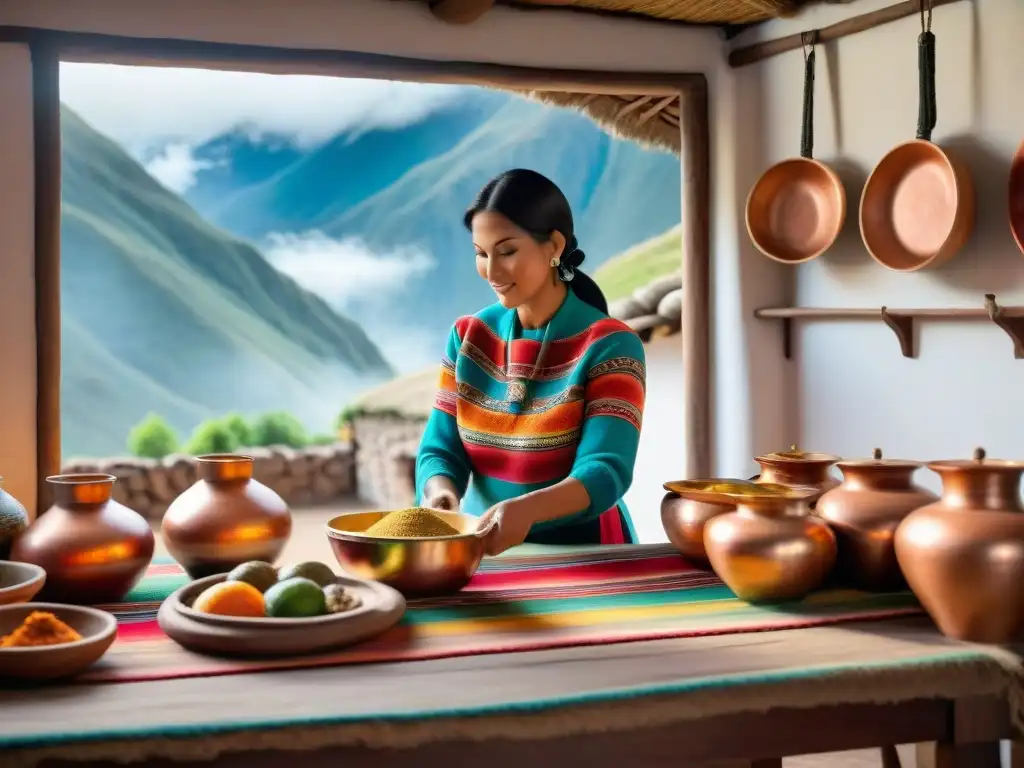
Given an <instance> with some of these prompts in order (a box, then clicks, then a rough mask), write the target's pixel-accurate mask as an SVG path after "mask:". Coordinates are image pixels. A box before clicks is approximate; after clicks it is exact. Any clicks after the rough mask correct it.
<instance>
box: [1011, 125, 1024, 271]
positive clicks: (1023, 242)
mask: <svg viewBox="0 0 1024 768" xmlns="http://www.w3.org/2000/svg"><path fill="white" fill-rule="evenodd" d="M1010 231H1011V232H1013V239H1014V240H1016V241H1017V247H1018V248H1020V249H1021V250H1022V251H1024V141H1022V142H1021V143H1020V146H1019V147H1017V154H1016V155H1014V156H1013V164H1012V165H1011V166H1010Z"/></svg>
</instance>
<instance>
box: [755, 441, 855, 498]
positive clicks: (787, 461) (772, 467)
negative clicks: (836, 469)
mask: <svg viewBox="0 0 1024 768" xmlns="http://www.w3.org/2000/svg"><path fill="white" fill-rule="evenodd" d="M754 461H756V462H757V463H758V464H760V465H761V474H760V475H758V476H757V477H755V478H753V480H754V482H755V483H776V484H778V485H788V486H790V487H793V488H813V489H814V490H815V493H814V494H812V495H811V498H810V500H809V503H810V505H811V507H812V508H813V507H814V505H815V502H816V501H817V500H818V498H819V497H820V496H821V495H822V494H824V493H825V492H826V491H830V490H832V489H833V488H835V487H836V486H837V485H839V480H838V479H836V478H835V477H833V476H832V473H831V472H830V471H829V470H830V469H831V468H832V465H833V464H835V463H836V462H837V461H839V457H838V456H833V455H832V454H831V453H814V452H808V451H800V450H797V447H796V446H795V445H794V446H791V447H790V449H789V450H788V451H783V452H776V453H766V454H765V455H764V456H758V457H757V458H756V459H754Z"/></svg>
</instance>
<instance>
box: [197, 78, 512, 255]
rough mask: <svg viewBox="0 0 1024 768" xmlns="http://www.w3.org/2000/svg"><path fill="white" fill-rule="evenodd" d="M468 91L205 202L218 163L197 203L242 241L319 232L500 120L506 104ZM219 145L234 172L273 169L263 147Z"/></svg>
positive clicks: (335, 142)
mask: <svg viewBox="0 0 1024 768" xmlns="http://www.w3.org/2000/svg"><path fill="white" fill-rule="evenodd" d="M466 91H467V98H465V99H463V100H461V101H459V102H455V103H453V104H450V105H448V106H446V107H444V108H442V109H439V110H437V111H435V112H433V113H431V114H429V115H428V116H427V117H425V118H424V119H422V120H421V121H419V122H417V123H414V124H411V125H405V126H400V127H395V128H374V129H370V130H361V131H352V132H344V133H341V134H338V135H337V136H335V137H334V138H333V139H331V140H330V141H328V142H326V143H325V144H322V145H321V146H319V147H317V148H315V149H313V150H312V151H309V152H308V153H306V154H304V155H301V156H299V157H297V158H295V159H294V160H293V161H292V162H291V163H290V164H287V165H285V164H281V166H280V167H279V168H278V169H277V171H276V172H275V173H273V174H271V175H267V176H265V177H264V178H262V179H261V180H259V181H258V183H250V184H247V185H246V184H238V187H237V190H236V192H235V193H234V194H228V195H227V196H226V197H224V199H223V200H221V201H220V202H217V203H214V204H209V203H206V204H205V205H204V202H203V200H202V199H200V197H199V196H200V195H203V196H205V195H209V194H211V192H210V189H209V188H210V187H211V186H212V187H214V188H216V186H217V184H216V176H217V174H216V172H217V170H218V166H216V165H215V166H214V167H213V168H211V169H210V170H209V171H204V172H203V174H202V175H201V176H200V177H199V182H200V183H199V184H198V185H197V187H196V188H195V189H196V192H195V193H194V195H195V196H196V197H194V198H192V199H195V200H196V203H197V207H198V208H199V209H200V210H201V211H203V213H204V214H205V215H206V216H207V218H209V219H210V220H211V221H213V222H215V223H217V224H219V225H220V226H222V227H224V228H225V229H227V230H228V231H230V232H233V233H235V234H237V235H240V236H243V237H249V238H252V239H259V238H262V237H264V236H266V235H267V234H269V233H271V232H295V231H298V230H305V229H312V228H315V227H318V226H319V225H320V224H322V223H323V222H326V221H330V220H332V219H334V218H335V217H337V216H339V215H340V214H342V213H344V212H345V211H346V210H348V208H349V207H351V206H353V205H355V204H357V203H359V202H361V201H362V200H364V199H366V198H368V197H370V196H372V195H374V194H376V193H378V192H380V191H382V190H384V189H386V188H387V187H388V186H389V185H391V184H393V183H394V182H396V181H397V180H398V179H400V178H401V177H402V176H403V175H404V174H405V173H406V172H407V171H408V170H409V169H410V168H414V167H416V166H417V165H419V164H420V163H423V162H425V161H427V160H430V159H432V158H434V157H437V156H438V155H442V154H444V153H445V152H447V151H448V150H449V149H451V148H452V147H453V146H455V144H457V143H458V142H459V141H460V140H461V139H462V138H463V137H464V136H466V135H467V134H468V133H469V132H470V131H472V130H473V129H474V128H476V127H477V126H478V125H480V123H482V122H484V121H486V120H487V119H488V118H489V117H490V116H491V115H492V114H494V112H496V111H497V110H498V109H499V108H500V107H501V105H502V104H503V103H504V102H505V100H506V98H507V97H506V96H504V95H503V94H500V93H498V92H494V91H487V90H484V89H466ZM236 138H237V134H236ZM217 143H218V144H220V147H218V149H220V150H222V151H223V152H226V153H227V157H229V158H230V161H229V166H228V167H230V168H235V169H242V170H241V173H251V172H252V169H253V168H254V167H266V165H267V163H266V160H267V158H266V157H265V155H264V154H262V153H261V152H260V149H259V147H260V146H261V145H262V143H263V142H257V143H256V144H255V146H254V145H253V144H252V143H249V144H248V146H246V145H238V144H235V145H234V146H231V145H230V144H228V143H225V142H224V141H223V140H219V141H218V142H217ZM215 152H216V150H211V149H206V150H205V152H204V150H202V149H201V150H200V152H199V153H197V158H198V159H200V160H203V159H206V158H207V157H209V156H210V155H211V154H212V155H213V156H216V154H215ZM222 156H223V155H222ZM273 159H274V160H283V159H285V153H284V152H283V151H279V152H278V153H276V154H275V155H274V156H273ZM261 161H262V162H261ZM236 172H238V171H236ZM223 173H224V172H223V171H222V172H221V175H223ZM211 179H212V180H213V184H212V185H211Z"/></svg>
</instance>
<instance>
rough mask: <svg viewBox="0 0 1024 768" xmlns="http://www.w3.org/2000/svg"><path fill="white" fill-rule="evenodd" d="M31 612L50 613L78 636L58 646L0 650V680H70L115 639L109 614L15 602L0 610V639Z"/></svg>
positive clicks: (79, 606)
mask: <svg viewBox="0 0 1024 768" xmlns="http://www.w3.org/2000/svg"><path fill="white" fill-rule="evenodd" d="M33 611H46V612H47V613H52V614H53V615H54V616H56V617H57V618H58V619H60V620H61V621H63V622H64V623H65V624H67V625H68V626H69V627H71V628H72V629H74V630H75V631H76V632H78V634H80V635H81V636H82V639H81V640H77V641H75V642H73V643H61V644H60V645H39V646H33V647H27V648H0V678H11V679H17V680H55V679H58V678H62V677H70V676H71V675H76V674H78V673H79V672H82V671H84V670H85V669H86V668H87V667H89V666H91V665H92V664H94V663H96V662H97V661H99V660H100V658H101V657H102V656H103V654H105V653H106V652H107V649H108V648H110V646H111V645H112V644H113V642H114V639H115V638H116V636H117V619H115V618H114V615H113V614H112V613H107V612H106V611H102V610H100V609H99V608H88V607H86V606H84V605H62V604H60V603H19V604H17V605H5V606H3V607H0V636H2V635H7V634H10V633H11V632H13V631H14V630H15V629H17V627H18V626H19V625H20V624H21V622H23V621H24V620H25V618H26V617H27V616H28V615H29V614H30V613H32V612H33Z"/></svg>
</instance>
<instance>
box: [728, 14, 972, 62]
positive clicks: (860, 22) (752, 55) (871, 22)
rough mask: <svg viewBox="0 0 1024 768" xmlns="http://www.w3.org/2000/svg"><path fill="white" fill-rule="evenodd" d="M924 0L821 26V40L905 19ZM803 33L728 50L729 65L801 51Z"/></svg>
mask: <svg viewBox="0 0 1024 768" xmlns="http://www.w3.org/2000/svg"><path fill="white" fill-rule="evenodd" d="M921 2H922V0H905V2H902V3H896V5H890V6H889V7H888V8H879V9H878V10H877V11H871V12H870V13H864V14H861V15H860V16H852V17H850V18H849V19H844V20H843V21H839V22H836V23H835V24H832V25H830V26H827V27H822V28H821V29H819V30H818V42H819V43H827V42H829V41H830V40H838V39H839V38H841V37H848V36H850V35H855V34H857V33H858V32H864V31H866V30H868V29H874V28H875V27H880V26H882V25H883V24H888V23H889V22H892V21H898V20H899V19H905V18H906V17H907V16H912V15H914V14H915V13H918V12H919V11H920V9H921ZM957 2H960V0H932V7H933V8H937V7H938V6H940V5H949V4H950V3H957ZM801 34H802V33H800V32H797V33H796V34H794V35H786V36H785V37H780V38H777V39H775V40H766V41H765V42H763V43H753V44H752V45H746V46H744V47H742V48H736V49H734V50H733V51H731V52H730V53H729V66H730V67H745V66H747V65H748V64H754V63H756V62H758V61H764V60H765V59H769V58H771V57H772V56H778V55H779V54H780V53H786V52H787V51H798V50H800V48H801V47H802V46H803V42H802V41H801Z"/></svg>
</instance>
